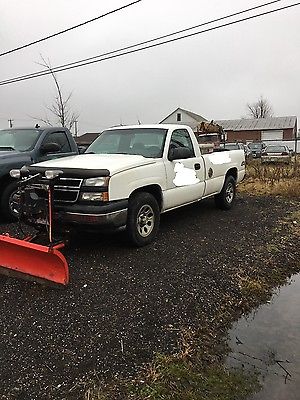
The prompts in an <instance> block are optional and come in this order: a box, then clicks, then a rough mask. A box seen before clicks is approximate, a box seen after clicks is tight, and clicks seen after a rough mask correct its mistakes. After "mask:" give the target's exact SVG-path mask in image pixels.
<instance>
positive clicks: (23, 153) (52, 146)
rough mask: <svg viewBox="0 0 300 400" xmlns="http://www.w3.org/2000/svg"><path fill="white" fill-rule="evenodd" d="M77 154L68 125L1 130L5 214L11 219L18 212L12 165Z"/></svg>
mask: <svg viewBox="0 0 300 400" xmlns="http://www.w3.org/2000/svg"><path fill="white" fill-rule="evenodd" d="M77 154H78V149H77V145H76V143H75V141H74V139H73V137H72V135H71V133H70V132H69V130H68V129H66V128H62V127H57V128H54V127H51V128H49V127H47V128H11V129H3V130H0V213H1V214H2V216H4V217H5V219H7V220H13V219H14V217H16V216H17V211H16V208H15V202H14V197H15V193H16V191H17V182H16V181H15V180H14V179H12V178H11V177H10V175H9V172H10V170H11V169H14V168H21V167H22V166H23V165H30V164H33V163H36V162H40V161H46V160H50V159H53V158H59V157H65V156H70V155H77Z"/></svg>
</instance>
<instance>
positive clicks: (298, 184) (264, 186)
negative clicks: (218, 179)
mask: <svg viewBox="0 0 300 400" xmlns="http://www.w3.org/2000/svg"><path fill="white" fill-rule="evenodd" d="M239 189H240V191H241V192H246V193H249V194H255V195H273V196H284V197H287V198H295V199H297V198H299V197H300V165H299V164H298V163H291V164H289V165H281V164H275V165H269V164H261V162H260V161H258V160H253V161H251V162H249V163H248V164H247V167H246V178H245V180H244V181H243V182H242V183H241V184H240V186H239Z"/></svg>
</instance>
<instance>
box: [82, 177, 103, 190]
mask: <svg viewBox="0 0 300 400" xmlns="http://www.w3.org/2000/svg"><path fill="white" fill-rule="evenodd" d="M108 181H109V177H107V176H105V177H99V178H88V179H85V180H84V181H83V186H94V187H95V186H96V187H97V186H107V185H108Z"/></svg>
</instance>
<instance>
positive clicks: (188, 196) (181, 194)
mask: <svg viewBox="0 0 300 400" xmlns="http://www.w3.org/2000/svg"><path fill="white" fill-rule="evenodd" d="M178 147H183V148H188V149H189V150H190V154H191V157H189V158H185V159H179V160H174V161H170V160H169V159H168V154H170V149H172V148H178ZM164 156H165V157H164V160H165V161H164V162H165V169H166V177H167V185H166V186H167V187H166V191H165V193H164V209H165V210H167V209H170V208H173V207H177V206H180V205H183V204H187V203H190V202H193V201H196V200H199V199H201V198H202V196H203V194H204V189H205V182H204V175H205V171H204V170H205V168H204V161H203V158H202V156H199V157H196V155H195V150H194V147H193V143H192V140H191V138H190V135H189V132H188V131H187V130H186V129H176V130H174V131H173V133H172V135H171V139H170V142H169V145H168V144H167V146H166V149H165V154H164Z"/></svg>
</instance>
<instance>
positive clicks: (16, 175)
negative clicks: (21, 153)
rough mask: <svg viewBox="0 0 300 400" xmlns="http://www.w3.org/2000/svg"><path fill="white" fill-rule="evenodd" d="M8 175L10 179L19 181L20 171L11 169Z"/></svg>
mask: <svg viewBox="0 0 300 400" xmlns="http://www.w3.org/2000/svg"><path fill="white" fill-rule="evenodd" d="M9 175H10V176H11V177H12V178H15V179H20V178H21V171H20V170H19V169H12V170H11V171H10V172H9Z"/></svg>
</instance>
